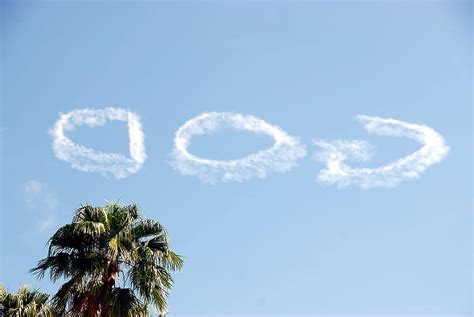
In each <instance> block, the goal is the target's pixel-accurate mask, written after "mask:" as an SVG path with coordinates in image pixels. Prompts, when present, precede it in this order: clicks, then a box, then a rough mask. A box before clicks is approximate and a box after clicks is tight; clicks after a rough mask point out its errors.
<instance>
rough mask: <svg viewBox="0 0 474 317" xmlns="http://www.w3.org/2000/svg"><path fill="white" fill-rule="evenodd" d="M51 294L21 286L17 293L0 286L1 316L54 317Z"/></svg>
mask: <svg viewBox="0 0 474 317" xmlns="http://www.w3.org/2000/svg"><path fill="white" fill-rule="evenodd" d="M48 299H49V295H48V294H44V293H41V292H39V291H37V290H29V289H28V288H27V287H26V286H22V287H20V289H19V290H18V292H17V293H10V292H8V291H7V290H6V289H5V288H4V287H3V286H0V316H8V317H10V316H11V317H53V316H55V313H54V310H53V308H52V307H51V306H49V305H48Z"/></svg>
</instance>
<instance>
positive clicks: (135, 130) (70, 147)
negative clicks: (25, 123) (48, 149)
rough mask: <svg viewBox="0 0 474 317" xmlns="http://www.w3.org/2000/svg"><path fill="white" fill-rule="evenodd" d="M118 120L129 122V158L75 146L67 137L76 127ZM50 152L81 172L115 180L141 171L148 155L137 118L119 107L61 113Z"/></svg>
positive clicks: (100, 124)
mask: <svg viewBox="0 0 474 317" xmlns="http://www.w3.org/2000/svg"><path fill="white" fill-rule="evenodd" d="M110 120H118V121H125V122H127V123H128V134H129V148H130V157H126V156H125V155H122V154H117V153H104V152H101V151H97V150H94V149H91V148H88V147H85V146H82V145H79V144H76V143H74V142H73V141H72V140H71V139H69V138H68V137H67V136H66V134H65V133H66V132H67V131H72V130H74V129H75V128H76V126H81V125H86V126H89V127H96V126H102V125H104V124H105V123H106V122H107V121H110ZM50 133H51V135H52V136H53V151H54V154H55V155H56V157H57V158H58V159H60V160H64V161H66V162H69V163H70V164H71V166H72V167H73V168H75V169H77V170H80V171H83V172H97V173H101V174H103V175H107V174H112V175H113V176H115V178H117V179H119V178H125V177H127V176H128V175H130V174H133V173H136V172H138V171H139V170H140V168H141V167H142V165H143V163H144V162H145V160H146V158H147V156H146V153H145V142H144V140H145V135H144V134H143V130H142V125H141V122H140V118H139V116H138V115H137V114H136V113H133V112H130V111H127V110H125V109H121V108H110V107H109V108H105V109H77V110H73V111H71V112H68V113H66V114H61V115H60V117H59V119H58V120H57V121H56V123H55V125H54V127H53V129H52V130H51V132H50Z"/></svg>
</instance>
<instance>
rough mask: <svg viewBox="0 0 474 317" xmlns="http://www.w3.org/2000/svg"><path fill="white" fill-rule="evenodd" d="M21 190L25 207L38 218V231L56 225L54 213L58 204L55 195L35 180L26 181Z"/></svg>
mask: <svg viewBox="0 0 474 317" xmlns="http://www.w3.org/2000/svg"><path fill="white" fill-rule="evenodd" d="M23 190H24V194H25V202H26V205H27V206H28V208H29V209H31V210H33V211H34V212H35V213H37V215H38V217H39V221H38V228H39V230H40V231H44V230H47V229H50V228H51V227H53V226H54V225H55V224H56V222H55V215H54V211H55V209H56V206H57V204H58V199H57V195H56V193H55V192H54V191H53V190H52V189H51V188H50V187H49V186H48V185H47V184H46V183H42V182H40V181H37V180H29V181H27V182H26V183H25V185H24V188H23Z"/></svg>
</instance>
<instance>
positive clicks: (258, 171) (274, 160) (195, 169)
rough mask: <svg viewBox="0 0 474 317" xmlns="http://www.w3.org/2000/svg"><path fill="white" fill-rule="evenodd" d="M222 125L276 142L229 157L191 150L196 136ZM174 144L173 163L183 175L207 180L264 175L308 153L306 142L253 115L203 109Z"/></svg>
mask: <svg viewBox="0 0 474 317" xmlns="http://www.w3.org/2000/svg"><path fill="white" fill-rule="evenodd" d="M221 128H232V129H235V130H237V131H251V132H253V133H255V134H267V135H269V136H271V137H272V138H273V139H274V140H275V143H274V144H273V146H271V147H270V148H268V149H266V150H262V151H259V152H256V153H254V154H251V155H249V156H246V157H244V158H241V159H237V160H228V161H224V160H209V159H205V158H201V157H198V156H195V155H193V154H191V153H189V152H188V146H189V145H190V143H191V139H192V137H193V136H195V135H204V134H209V133H213V132H215V131H217V130H218V129H221ZM174 145H175V148H174V150H173V153H172V160H171V162H170V163H171V166H173V167H174V168H175V169H177V170H178V171H179V172H181V173H182V174H183V175H194V176H197V177H199V178H200V179H201V180H202V181H204V182H208V183H215V182H219V181H221V182H227V181H244V180H248V179H250V178H253V177H259V178H264V177H266V176H267V174H268V173H269V172H271V171H275V172H280V173H283V172H287V171H289V170H291V169H292V168H293V167H294V166H296V161H297V160H298V159H300V158H302V157H304V156H305V155H306V150H305V147H304V145H301V144H300V142H299V141H298V139H297V138H295V137H292V136H290V135H288V134H287V133H286V132H285V131H283V130H281V129H280V128H279V127H277V126H274V125H271V124H269V123H267V122H265V121H263V120H262V119H259V118H257V117H254V116H250V115H242V114H238V113H228V112H207V113H202V114H200V115H198V116H197V117H194V118H192V119H191V120H189V121H187V122H186V123H185V124H184V125H182V126H181V127H180V128H179V129H178V131H177V132H176V136H175V139H174Z"/></svg>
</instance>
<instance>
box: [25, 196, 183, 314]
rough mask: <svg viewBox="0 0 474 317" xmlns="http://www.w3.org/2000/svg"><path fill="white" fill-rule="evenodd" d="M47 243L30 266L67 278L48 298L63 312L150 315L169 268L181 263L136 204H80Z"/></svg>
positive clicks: (168, 280)
mask: <svg viewBox="0 0 474 317" xmlns="http://www.w3.org/2000/svg"><path fill="white" fill-rule="evenodd" d="M48 244H49V249H48V255H47V257H46V258H44V259H42V260H40V261H39V262H38V265H37V266H36V267H35V268H33V269H32V270H31V271H32V272H33V273H34V274H36V275H37V276H38V277H39V278H43V277H44V275H45V274H46V273H47V272H49V277H50V279H51V280H53V281H57V280H58V279H64V280H66V282H65V283H64V284H63V285H62V286H61V287H60V288H59V290H58V291H57V293H56V294H55V295H54V296H53V297H52V305H53V307H54V309H56V310H57V311H58V313H59V314H60V315H61V316H63V315H65V316H91V317H92V316H101V317H102V316H106V317H108V316H148V306H149V305H153V306H155V308H156V309H157V310H158V311H159V312H160V313H161V314H164V313H166V311H167V297H168V294H169V292H170V290H171V287H172V286H173V277H172V276H171V272H173V271H178V270H181V268H182V266H183V260H182V259H181V257H180V256H178V255H177V254H175V253H174V252H172V251H171V250H170V249H169V238H168V234H167V232H166V230H165V228H164V227H163V226H162V225H161V224H160V223H159V222H157V221H154V220H151V219H144V218H143V217H142V216H141V214H140V212H139V209H138V207H137V206H136V205H129V206H120V205H118V204H108V205H105V206H100V207H93V206H90V205H83V206H81V207H80V208H79V209H77V210H76V212H75V215H74V218H73V220H72V222H71V223H70V224H66V225H65V226H63V227H61V228H59V229H58V231H57V232H56V233H55V234H54V235H53V236H52V237H51V239H50V240H49V243H48Z"/></svg>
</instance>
